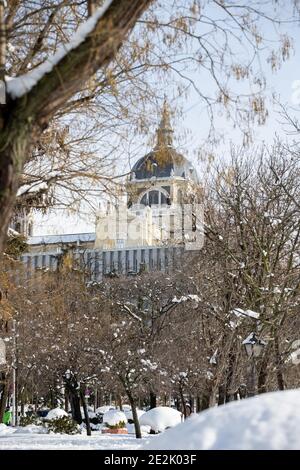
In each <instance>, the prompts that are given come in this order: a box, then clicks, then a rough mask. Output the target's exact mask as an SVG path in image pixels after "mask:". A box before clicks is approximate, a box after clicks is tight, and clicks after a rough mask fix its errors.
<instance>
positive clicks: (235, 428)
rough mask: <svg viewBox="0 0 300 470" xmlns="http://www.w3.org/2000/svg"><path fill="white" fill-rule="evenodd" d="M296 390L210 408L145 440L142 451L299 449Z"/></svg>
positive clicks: (299, 395)
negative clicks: (144, 449) (155, 436)
mask: <svg viewBox="0 0 300 470" xmlns="http://www.w3.org/2000/svg"><path fill="white" fill-rule="evenodd" d="M299 405H300V390H299V389H298V390H287V391H284V392H272V393H266V394H264V395H259V396H256V397H253V398H248V399H246V400H241V401H236V402H232V403H229V404H227V405H222V406H219V407H214V408H211V409H210V410H206V411H203V412H202V413H199V414H197V415H193V416H191V417H190V418H188V419H187V420H186V421H185V422H184V423H183V424H181V425H179V426H177V427H176V428H175V429H171V430H170V431H168V432H166V433H165V434H163V435H161V436H158V437H157V438H155V439H153V440H152V441H149V442H148V443H147V444H146V446H145V448H146V449H164V450H171V449H177V450H179V449H185V450H205V449H207V450H209V449H217V450H230V449H232V450H296V449H298V450H299V449H300V406H299Z"/></svg>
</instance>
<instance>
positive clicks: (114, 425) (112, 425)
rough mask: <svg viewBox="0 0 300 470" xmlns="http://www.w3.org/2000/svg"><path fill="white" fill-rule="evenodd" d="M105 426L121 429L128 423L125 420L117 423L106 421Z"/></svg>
mask: <svg viewBox="0 0 300 470" xmlns="http://www.w3.org/2000/svg"><path fill="white" fill-rule="evenodd" d="M105 426H106V427H107V428H109V429H121V428H126V423H125V421H119V422H118V423H117V424H107V423H105Z"/></svg>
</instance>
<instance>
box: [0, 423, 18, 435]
mask: <svg viewBox="0 0 300 470" xmlns="http://www.w3.org/2000/svg"><path fill="white" fill-rule="evenodd" d="M13 432H15V428H12V427H11V426H6V424H3V423H0V436H5V434H11V433H13Z"/></svg>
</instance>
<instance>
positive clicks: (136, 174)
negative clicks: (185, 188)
mask: <svg viewBox="0 0 300 470" xmlns="http://www.w3.org/2000/svg"><path fill="white" fill-rule="evenodd" d="M162 154H163V155H162ZM173 176H179V177H181V178H186V179H191V180H192V181H194V182H195V183H198V182H199V180H198V175H197V172H196V170H195V168H194V166H193V165H192V164H191V162H190V161H189V160H188V159H187V158H185V157H184V156H183V155H181V154H179V153H177V152H176V150H175V149H173V148H171V147H170V148H165V149H164V151H163V152H162V151H161V150H153V151H152V152H150V153H148V154H147V155H145V156H144V157H142V158H140V159H139V160H138V161H137V162H136V163H135V164H134V166H133V168H132V170H131V175H130V179H131V181H132V180H134V179H137V180H141V179H151V178H153V177H156V178H171V177H173Z"/></svg>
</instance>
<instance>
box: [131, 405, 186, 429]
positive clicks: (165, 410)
mask: <svg viewBox="0 0 300 470" xmlns="http://www.w3.org/2000/svg"><path fill="white" fill-rule="evenodd" d="M181 416H182V414H181V413H180V412H179V411H177V410H174V409H173V408H169V407H168V406H158V407H157V408H153V409H152V410H149V411H147V412H146V413H143V415H142V416H141V417H140V418H139V421H140V424H141V425H143V426H150V427H151V429H152V430H153V431H154V432H163V431H164V430H165V429H166V428H173V427H174V426H177V424H179V423H181Z"/></svg>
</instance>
